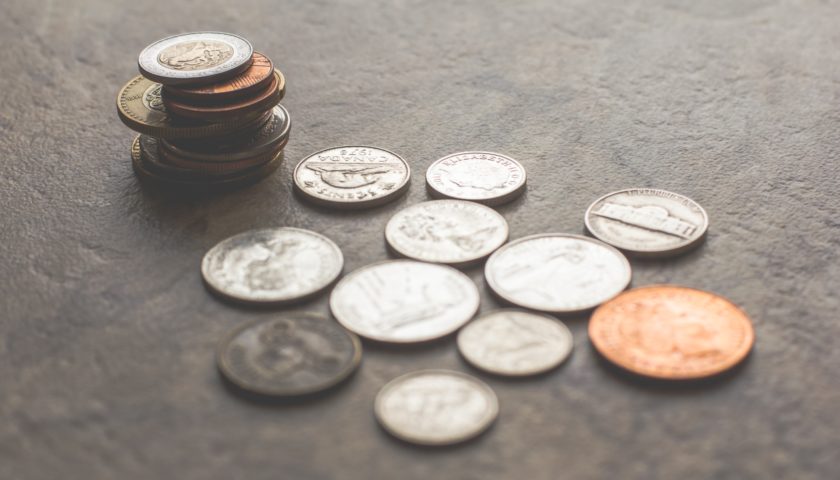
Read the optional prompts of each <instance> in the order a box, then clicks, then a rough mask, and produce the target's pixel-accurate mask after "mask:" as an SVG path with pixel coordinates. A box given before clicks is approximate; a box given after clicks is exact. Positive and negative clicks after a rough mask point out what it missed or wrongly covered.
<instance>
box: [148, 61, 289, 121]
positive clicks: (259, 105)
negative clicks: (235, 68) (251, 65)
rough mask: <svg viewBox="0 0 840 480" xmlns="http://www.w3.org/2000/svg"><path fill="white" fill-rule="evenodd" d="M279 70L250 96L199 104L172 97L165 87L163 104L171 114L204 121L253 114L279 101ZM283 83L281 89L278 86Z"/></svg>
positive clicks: (282, 81) (269, 107)
mask: <svg viewBox="0 0 840 480" xmlns="http://www.w3.org/2000/svg"><path fill="white" fill-rule="evenodd" d="M282 79H283V76H282V75H281V74H280V72H279V71H275V72H274V78H273V79H272V82H271V83H270V84H269V86H268V87H266V88H264V89H263V90H261V91H258V92H257V93H255V94H254V95H252V96H248V97H239V98H234V99H232V100H228V101H227V102H224V103H213V104H212V105H199V104H192V103H186V102H184V101H182V100H180V99H177V98H172V97H171V96H169V95H168V93H167V92H168V91H167V90H166V89H164V90H163V97H162V98H163V104H164V106H165V107H166V110H167V111H168V112H170V113H171V114H173V115H178V116H181V117H185V118H192V119H195V120H203V121H206V122H223V121H230V120H232V119H235V118H242V117H243V116H248V115H253V114H255V113H257V112H264V111H266V110H270V109H271V108H272V107H274V106H275V105H277V104H278V103H280V100H282V99H283V95H284V94H285V93H286V91H285V81H284V80H282ZM281 85H283V86H284V87H283V89H281V88H280V86H281Z"/></svg>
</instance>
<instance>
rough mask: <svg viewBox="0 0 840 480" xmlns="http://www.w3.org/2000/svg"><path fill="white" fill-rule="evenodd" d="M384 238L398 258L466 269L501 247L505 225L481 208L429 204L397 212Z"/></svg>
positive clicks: (462, 203) (438, 202)
mask: <svg viewBox="0 0 840 480" xmlns="http://www.w3.org/2000/svg"><path fill="white" fill-rule="evenodd" d="M385 238H386V240H387V241H388V244H389V245H390V246H391V248H393V249H394V250H395V251H396V252H397V253H399V254H400V255H402V256H405V257H409V258H413V259H415V260H421V261H424V262H434V263H446V264H450V265H466V264H470V263H473V262H476V261H478V260H481V259H483V258H485V257H487V256H488V255H490V254H491V253H493V251H494V250H496V249H497V248H499V247H500V246H502V244H504V243H505V242H506V241H507V238H508V225H507V222H506V221H505V218H504V217H503V216H501V215H499V214H498V213H497V212H496V211H495V210H493V209H492V208H489V207H485V206H484V205H479V204H477V203H473V202H465V201H462V200H433V201H431V202H423V203H418V204H416V205H412V206H410V207H408V208H406V209H403V210H401V211H399V212H397V214H396V215H394V216H393V217H391V220H390V221H388V224H387V225H386V227H385Z"/></svg>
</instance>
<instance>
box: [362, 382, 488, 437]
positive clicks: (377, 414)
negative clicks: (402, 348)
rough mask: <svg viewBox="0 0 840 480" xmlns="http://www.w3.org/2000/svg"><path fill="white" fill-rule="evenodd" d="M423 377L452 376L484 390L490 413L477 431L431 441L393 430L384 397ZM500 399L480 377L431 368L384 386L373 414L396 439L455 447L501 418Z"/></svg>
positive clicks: (476, 435)
mask: <svg viewBox="0 0 840 480" xmlns="http://www.w3.org/2000/svg"><path fill="white" fill-rule="evenodd" d="M422 375H451V376H455V377H459V378H461V379H463V380H466V381H467V382H472V383H473V384H475V385H477V386H478V387H479V388H480V389H481V390H484V391H485V393H487V394H489V395H487V398H489V400H490V402H489V403H490V411H489V412H488V415H487V416H486V418H485V419H484V420H483V422H482V423H481V425H479V428H477V429H475V430H474V431H470V432H468V433H467V434H465V435H461V436H451V437H448V438H446V439H441V440H429V439H424V438H420V437H414V436H411V434H410V433H409V434H404V433H403V432H400V431H399V430H397V429H396V428H393V427H392V426H391V425H390V424H389V423H388V421H387V416H386V415H385V414H383V411H384V410H383V408H384V407H383V406H382V402H383V401H384V400H383V397H384V396H385V394H386V393H388V391H390V390H392V389H394V388H395V386H397V385H398V384H399V383H401V382H404V381H405V380H407V379H410V378H412V377H415V376H422ZM499 410H500V406H499V397H498V395H496V392H495V391H494V390H493V389H492V388H491V387H490V385H488V384H487V383H486V382H484V381H483V380H481V379H480V378H478V377H475V376H473V375H470V374H468V373H464V372H459V371H457V370H448V369H444V368H430V369H423V370H415V371H413V372H409V373H404V374H402V375H399V376H397V377H395V378H392V379H391V380H390V381H388V383H386V384H385V385H383V386H382V388H380V389H379V391H378V392H377V393H376V399H375V400H374V404H373V413H374V416H375V417H376V420H377V422H378V423H379V425H380V426H381V427H382V428H383V429H384V430H385V431H386V432H388V433H389V434H391V435H393V436H394V437H396V438H398V439H400V440H403V441H406V442H409V443H414V444H417V445H427V446H444V445H454V444H456V443H462V442H466V441H468V440H472V439H474V438H476V437H478V436H480V435H481V434H483V433H484V432H486V431H487V430H488V429H490V427H492V426H493V424H494V423H495V422H496V420H497V419H498V418H499Z"/></svg>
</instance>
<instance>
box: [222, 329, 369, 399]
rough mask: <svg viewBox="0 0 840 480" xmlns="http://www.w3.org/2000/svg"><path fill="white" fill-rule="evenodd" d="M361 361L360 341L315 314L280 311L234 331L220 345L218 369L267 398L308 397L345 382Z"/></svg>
mask: <svg viewBox="0 0 840 480" xmlns="http://www.w3.org/2000/svg"><path fill="white" fill-rule="evenodd" d="M361 359H362V345H361V342H359V339H358V337H356V336H355V335H353V334H352V333H350V332H348V331H346V330H344V329H343V328H341V327H340V326H338V325H337V324H336V323H335V322H333V321H331V320H329V319H327V318H323V317H320V316H317V315H311V314H303V313H284V314H283V316H281V317H279V318H272V319H270V320H257V321H254V322H250V323H246V324H245V325H241V326H239V327H237V328H235V329H234V330H233V331H232V332H231V333H229V334H228V335H227V336H226V337H225V338H224V340H223V341H222V342H221V344H220V345H219V348H218V351H217V354H216V361H217V365H218V367H219V371H220V372H221V373H222V374H223V375H224V376H225V378H226V379H227V380H228V381H230V382H231V383H233V384H234V385H236V386H237V387H239V388H241V389H243V390H247V391H249V392H252V393H256V394H259V395H267V396H281V397H288V396H298V395H308V394H312V393H316V392H320V391H322V390H326V389H328V388H330V387H332V386H335V385H337V384H338V383H340V382H341V381H343V380H345V379H346V378H348V377H349V376H350V375H351V374H352V373H353V372H354V371H355V370H356V368H357V367H358V366H359V362H360V361H361Z"/></svg>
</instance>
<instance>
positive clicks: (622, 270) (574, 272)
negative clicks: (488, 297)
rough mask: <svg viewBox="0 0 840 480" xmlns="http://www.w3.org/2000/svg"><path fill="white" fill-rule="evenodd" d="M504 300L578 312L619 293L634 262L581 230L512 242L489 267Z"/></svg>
mask: <svg viewBox="0 0 840 480" xmlns="http://www.w3.org/2000/svg"><path fill="white" fill-rule="evenodd" d="M484 276H485V278H486V279H487V284H488V285H489V286H490V288H491V289H492V290H493V292H495V293H496V295H498V296H499V297H501V298H502V299H503V300H505V301H507V302H510V303H513V304H516V305H519V306H520V307H525V308H530V309H533V310H542V311H545V312H554V313H574V312H581V311H585V310H589V309H591V308H593V307H596V306H598V305H599V304H600V303H602V302H604V301H606V300H609V299H611V298H613V297H614V296H616V295H618V294H619V293H620V292H621V291H622V290H624V289H625V288H626V287H627V284H628V283H630V263H628V262H627V259H626V258H624V255H622V254H621V252H619V251H618V250H616V249H614V248H613V247H610V246H609V245H607V244H605V243H602V242H599V241H598V240H594V239H591V238H588V237H583V236H580V235H569V234H563V233H546V234H541V235H531V236H529V237H524V238H520V239H518V240H515V241H513V242H510V243H508V244H507V245H505V246H503V247H502V248H500V249H498V250H497V251H496V253H494V254H493V255H491V256H490V258H489V259H488V260H487V263H486V264H485V267H484Z"/></svg>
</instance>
